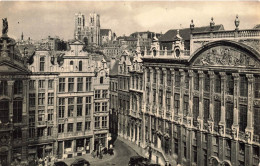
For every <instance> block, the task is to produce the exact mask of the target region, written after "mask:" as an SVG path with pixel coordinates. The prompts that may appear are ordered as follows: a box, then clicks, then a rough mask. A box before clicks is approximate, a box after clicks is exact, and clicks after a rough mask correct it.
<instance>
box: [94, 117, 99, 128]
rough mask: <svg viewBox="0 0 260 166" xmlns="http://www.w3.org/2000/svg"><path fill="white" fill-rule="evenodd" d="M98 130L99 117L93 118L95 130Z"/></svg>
mask: <svg viewBox="0 0 260 166" xmlns="http://www.w3.org/2000/svg"><path fill="white" fill-rule="evenodd" d="M99 128H100V121H99V117H95V129H99Z"/></svg>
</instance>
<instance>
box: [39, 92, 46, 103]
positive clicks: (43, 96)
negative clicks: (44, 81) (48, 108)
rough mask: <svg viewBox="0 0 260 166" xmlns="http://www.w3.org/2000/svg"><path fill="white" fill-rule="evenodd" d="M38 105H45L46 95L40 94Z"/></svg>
mask: <svg viewBox="0 0 260 166" xmlns="http://www.w3.org/2000/svg"><path fill="white" fill-rule="evenodd" d="M38 105H45V93H38Z"/></svg>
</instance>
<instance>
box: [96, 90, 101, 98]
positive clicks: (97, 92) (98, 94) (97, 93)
mask: <svg viewBox="0 0 260 166" xmlns="http://www.w3.org/2000/svg"><path fill="white" fill-rule="evenodd" d="M100 97H101V95H100V90H95V99H100Z"/></svg>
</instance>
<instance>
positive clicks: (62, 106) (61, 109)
mask: <svg viewBox="0 0 260 166" xmlns="http://www.w3.org/2000/svg"><path fill="white" fill-rule="evenodd" d="M64 110H65V98H59V118H64Z"/></svg>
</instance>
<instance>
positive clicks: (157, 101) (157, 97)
mask: <svg viewBox="0 0 260 166" xmlns="http://www.w3.org/2000/svg"><path fill="white" fill-rule="evenodd" d="M155 69H156V78H157V81H156V102H155V103H156V105H157V106H156V110H157V111H156V112H157V113H156V114H157V116H158V115H159V107H158V105H159V85H160V84H159V80H160V79H159V78H160V68H159V67H156V68H155Z"/></svg>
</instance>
